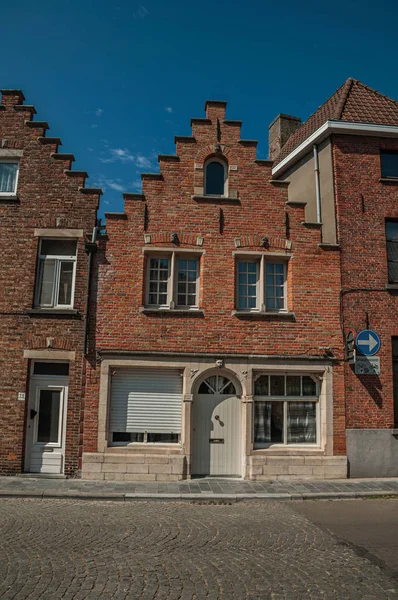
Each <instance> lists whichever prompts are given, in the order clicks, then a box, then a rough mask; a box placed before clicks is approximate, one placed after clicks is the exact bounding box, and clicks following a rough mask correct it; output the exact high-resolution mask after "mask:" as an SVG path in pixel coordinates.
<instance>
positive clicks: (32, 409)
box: [30, 408, 37, 419]
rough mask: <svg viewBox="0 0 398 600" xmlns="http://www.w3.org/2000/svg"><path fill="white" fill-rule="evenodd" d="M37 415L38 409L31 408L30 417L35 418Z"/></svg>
mask: <svg viewBox="0 0 398 600" xmlns="http://www.w3.org/2000/svg"><path fill="white" fill-rule="evenodd" d="M36 415H37V410H35V409H34V408H31V409H30V418H31V419H34V418H35V416H36Z"/></svg>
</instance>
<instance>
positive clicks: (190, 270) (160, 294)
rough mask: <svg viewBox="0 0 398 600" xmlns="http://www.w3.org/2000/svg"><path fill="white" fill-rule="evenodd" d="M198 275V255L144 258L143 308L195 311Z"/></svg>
mask: <svg viewBox="0 0 398 600" xmlns="http://www.w3.org/2000/svg"><path fill="white" fill-rule="evenodd" d="M199 272H200V256H198V255H190V254H178V252H171V253H164V254H163V253H162V254H154V255H150V256H148V259H147V293H146V306H148V307H153V308H169V309H173V308H177V309H183V310H184V309H187V310H194V309H198V308H199Z"/></svg>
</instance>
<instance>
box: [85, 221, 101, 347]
mask: <svg viewBox="0 0 398 600" xmlns="http://www.w3.org/2000/svg"><path fill="white" fill-rule="evenodd" d="M97 233H98V227H97V226H95V227H93V233H92V235H91V241H90V242H87V243H86V252H87V253H88V269H87V292H86V311H85V314H84V341H83V354H84V356H86V354H87V346H88V343H87V329H88V312H89V308H90V288H91V265H92V262H93V253H94V252H95V251H96V250H97V243H96V242H97Z"/></svg>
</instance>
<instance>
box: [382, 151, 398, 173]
mask: <svg viewBox="0 0 398 600" xmlns="http://www.w3.org/2000/svg"><path fill="white" fill-rule="evenodd" d="M380 160H381V176H382V177H398V152H381V153H380Z"/></svg>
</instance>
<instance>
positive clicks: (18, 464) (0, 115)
mask: <svg viewBox="0 0 398 600" xmlns="http://www.w3.org/2000/svg"><path fill="white" fill-rule="evenodd" d="M34 113H35V110H34V108H33V107H31V106H25V105H23V95H22V94H21V93H20V92H14V91H10V92H4V93H3V95H2V105H1V109H0V141H1V144H0V148H1V149H2V150H3V151H4V150H10V149H13V150H19V151H20V152H22V156H21V158H20V172H19V180H18V189H17V199H13V200H7V199H4V198H1V199H0V256H1V270H0V412H1V425H0V432H1V435H0V473H3V474H4V473H6V474H12V473H17V472H20V471H21V470H23V460H24V440H25V419H26V406H27V398H28V384H29V375H28V369H29V364H28V361H27V360H24V358H23V353H24V350H26V349H42V348H46V347H47V338H53V348H54V349H69V350H74V351H76V360H75V361H73V362H71V364H70V376H69V398H68V413H67V430H66V457H65V472H66V473H68V474H70V475H73V474H74V473H75V472H76V470H77V468H78V455H79V442H81V439H80V434H81V429H80V428H81V409H82V365H83V355H82V352H83V343H84V342H83V337H84V314H85V302H86V291H87V270H88V255H87V253H86V252H85V240H84V239H81V240H79V243H78V254H77V270H76V286H75V308H76V309H77V311H78V313H77V315H67V316H65V315H62V316H61V315H58V316H56V315H54V314H49V315H31V314H28V312H27V311H28V310H29V309H31V308H32V307H33V300H34V286H35V277H36V262H37V249H38V242H39V238H38V237H35V236H34V229H35V228H55V227H57V226H58V227H59V228H60V229H62V228H74V229H75V228H77V229H83V231H84V236H85V237H87V236H89V235H90V236H91V232H92V229H93V227H94V226H95V223H96V210H97V205H98V193H96V192H95V191H91V192H90V190H88V189H85V190H84V191H81V189H80V188H82V187H84V179H85V175H84V174H74V173H73V172H72V173H66V172H65V171H69V170H70V169H71V163H72V160H73V156H71V155H59V154H58V146H59V144H60V143H61V142H60V141H59V140H57V139H56V138H50V137H49V136H47V137H45V134H46V128H47V124H45V123H42V124H40V123H39V122H37V123H36V122H35V121H32V119H33V115H34ZM18 392H25V393H26V402H25V403H24V402H22V401H19V400H18Z"/></svg>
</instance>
